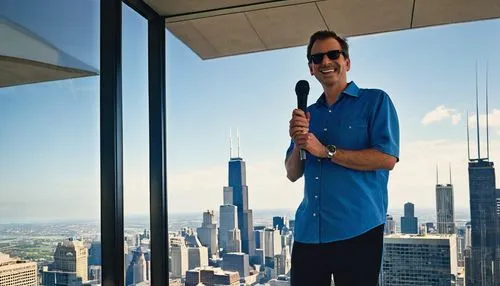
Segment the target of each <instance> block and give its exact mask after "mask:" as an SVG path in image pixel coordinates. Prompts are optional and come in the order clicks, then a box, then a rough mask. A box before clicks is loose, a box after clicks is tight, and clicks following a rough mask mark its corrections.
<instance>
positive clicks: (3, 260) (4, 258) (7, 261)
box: [0, 252, 38, 286]
mask: <svg viewBox="0 0 500 286" xmlns="http://www.w3.org/2000/svg"><path fill="white" fill-rule="evenodd" d="M0 285H23V286H37V285H38V276H37V266H36V262H29V261H22V260H17V259H13V258H10V256H9V255H7V254H3V253H1V252H0Z"/></svg>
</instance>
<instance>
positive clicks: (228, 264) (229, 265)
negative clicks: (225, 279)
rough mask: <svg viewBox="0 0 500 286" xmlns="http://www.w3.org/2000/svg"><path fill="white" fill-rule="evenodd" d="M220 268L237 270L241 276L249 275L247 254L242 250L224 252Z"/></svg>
mask: <svg viewBox="0 0 500 286" xmlns="http://www.w3.org/2000/svg"><path fill="white" fill-rule="evenodd" d="M222 269H224V270H226V271H238V273H239V274H240V277H241V278H244V277H247V276H249V275H250V260H249V256H248V254H246V253H243V252H231V253H226V254H225V255H224V257H223V260H222Z"/></svg>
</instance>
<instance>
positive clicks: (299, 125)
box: [288, 109, 309, 145]
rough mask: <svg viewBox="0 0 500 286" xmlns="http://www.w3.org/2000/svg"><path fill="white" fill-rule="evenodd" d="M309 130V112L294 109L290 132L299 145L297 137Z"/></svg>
mask: <svg viewBox="0 0 500 286" xmlns="http://www.w3.org/2000/svg"><path fill="white" fill-rule="evenodd" d="M308 132H309V112H308V113H307V114H305V113H304V111H302V110H300V109H294V110H293V112H292V119H290V126H289V130H288V133H289V135H290V137H291V138H292V139H293V140H294V142H295V145H297V141H296V137H297V136H298V135H300V134H307V133H308Z"/></svg>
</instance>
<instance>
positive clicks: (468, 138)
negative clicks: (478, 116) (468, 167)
mask: <svg viewBox="0 0 500 286" xmlns="http://www.w3.org/2000/svg"><path fill="white" fill-rule="evenodd" d="M466 121H467V158H469V161H470V136H469V111H468V110H467V120H466Z"/></svg>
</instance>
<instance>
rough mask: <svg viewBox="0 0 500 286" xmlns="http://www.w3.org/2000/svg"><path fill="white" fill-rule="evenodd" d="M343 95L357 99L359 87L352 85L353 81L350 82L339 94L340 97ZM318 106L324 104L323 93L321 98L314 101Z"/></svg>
mask: <svg viewBox="0 0 500 286" xmlns="http://www.w3.org/2000/svg"><path fill="white" fill-rule="evenodd" d="M343 94H347V95H349V96H352V97H358V96H359V87H358V86H357V85H356V84H355V83H354V81H351V82H349V83H348V84H347V86H346V88H345V89H344V90H343V91H342V93H340V96H342V95H343ZM316 103H318V104H323V105H324V104H325V103H326V101H325V93H324V92H323V93H322V94H321V96H320V97H319V98H318V100H317V101H316Z"/></svg>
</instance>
